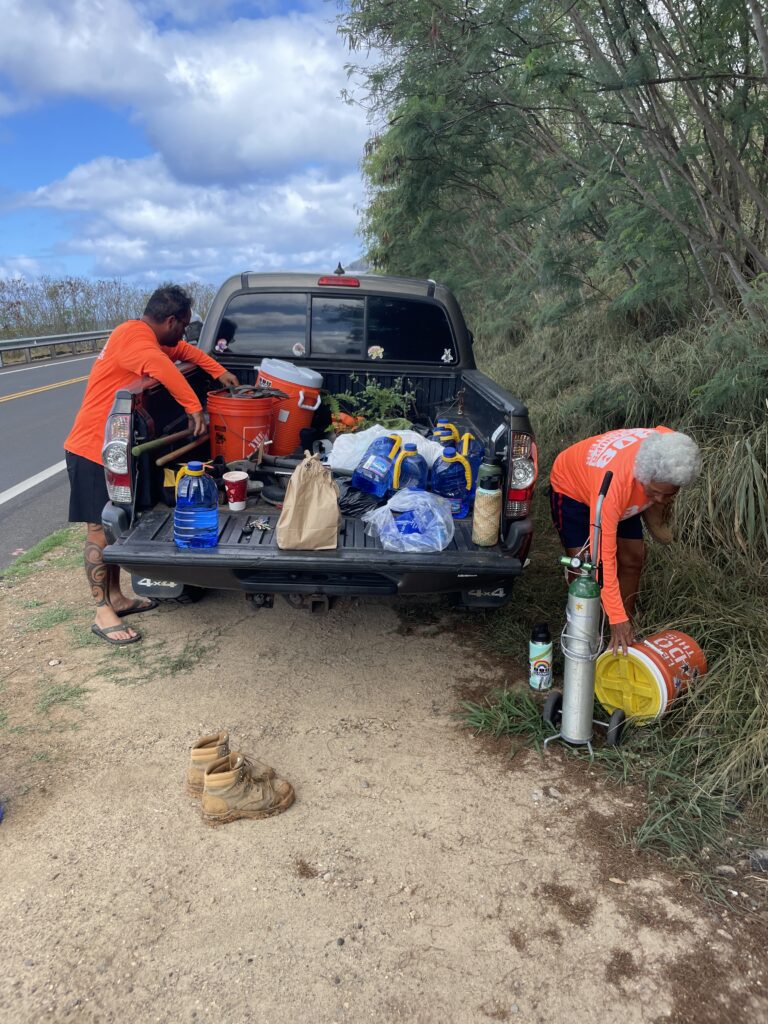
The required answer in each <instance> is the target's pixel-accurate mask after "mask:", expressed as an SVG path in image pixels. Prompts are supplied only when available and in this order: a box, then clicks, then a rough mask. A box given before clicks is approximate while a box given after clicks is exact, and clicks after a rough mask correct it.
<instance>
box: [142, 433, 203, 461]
mask: <svg viewBox="0 0 768 1024" xmlns="http://www.w3.org/2000/svg"><path fill="white" fill-rule="evenodd" d="M191 433H192V431H191V430H190V429H189V427H187V429H186V430H177V431H176V433H175V434H166V435H165V436H164V437H156V438H155V439H154V441H144V442H143V443H142V444H136V445H134V446H133V448H131V455H133V457H134V458H136V457H137V456H138V455H143V454H144V452H151V451H152V449H153V448H163V447H164V446H165V445H167V444H172V443H173V442H174V441H180V440H181V439H182V437H189V436H190V434H191Z"/></svg>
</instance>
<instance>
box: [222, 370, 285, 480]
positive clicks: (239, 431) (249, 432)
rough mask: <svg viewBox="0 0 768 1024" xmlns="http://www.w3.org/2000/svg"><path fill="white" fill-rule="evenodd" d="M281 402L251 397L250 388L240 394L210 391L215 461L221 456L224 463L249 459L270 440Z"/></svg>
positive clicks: (274, 399) (261, 397)
mask: <svg viewBox="0 0 768 1024" xmlns="http://www.w3.org/2000/svg"><path fill="white" fill-rule="evenodd" d="M278 402H279V399H276V398H272V397H270V396H269V395H267V396H266V397H263V396H256V395H249V394H248V393H247V388H243V389H242V391H241V393H239V394H238V393H234V394H233V393H232V392H231V391H229V390H228V389H226V388H224V389H222V390H221V391H211V392H210V393H209V395H208V401H207V403H206V406H207V409H208V417H209V421H210V422H209V435H210V438H211V455H212V456H213V458H216V456H217V455H221V456H222V458H223V459H224V461H225V462H234V461H236V460H237V459H247V458H248V457H249V456H250V455H253V453H254V452H255V451H256V450H257V449H258V447H259V445H260V444H261V443H262V441H270V440H271V439H272V422H273V419H274V410H275V406H276V405H277V404H278ZM266 451H267V453H269V452H270V451H271V448H267V449H266Z"/></svg>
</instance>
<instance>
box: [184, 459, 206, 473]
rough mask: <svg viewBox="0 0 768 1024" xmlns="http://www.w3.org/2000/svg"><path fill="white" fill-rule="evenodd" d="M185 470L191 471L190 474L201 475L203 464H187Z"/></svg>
mask: <svg viewBox="0 0 768 1024" xmlns="http://www.w3.org/2000/svg"><path fill="white" fill-rule="evenodd" d="M187 469H189V470H191V472H193V473H201V472H202V469H203V464H202V462H188V463H187Z"/></svg>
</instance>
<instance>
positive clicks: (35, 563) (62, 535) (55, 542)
mask: <svg viewBox="0 0 768 1024" xmlns="http://www.w3.org/2000/svg"><path fill="white" fill-rule="evenodd" d="M74 541H75V528H74V527H71V526H66V527H64V529H62V530H56V532H55V533H52V534H50V535H49V536H48V537H44V538H43V539H42V540H41V541H38V543H37V544H35V546H34V547H32V548H30V549H29V551H25V552H24V554H23V555H19V557H18V558H17V559H15V560H14V561H13V562H11V564H10V565H9V566H8V568H7V569H6V570H5V572H4V573H3V579H4V580H6V581H7V582H9V583H17V582H19V580H23V579H26V577H27V576H31V575H32V573H34V572H38V571H39V570H40V569H42V568H44V565H45V563H44V562H43V559H44V558H45V556H46V555H49V554H50V553H51V552H52V551H56V550H57V549H63V551H62V553H64V551H66V554H68V555H71V554H72V552H73V544H74ZM41 562H43V564H40V563H41Z"/></svg>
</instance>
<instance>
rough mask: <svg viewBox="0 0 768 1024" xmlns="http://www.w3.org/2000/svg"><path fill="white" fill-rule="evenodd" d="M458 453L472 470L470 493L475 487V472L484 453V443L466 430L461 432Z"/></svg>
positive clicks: (473, 491)
mask: <svg viewBox="0 0 768 1024" xmlns="http://www.w3.org/2000/svg"><path fill="white" fill-rule="evenodd" d="M458 451H459V454H461V455H463V456H464V458H465V459H466V460H467V462H468V463H469V468H470V469H471V470H472V491H471V493H472V495H473V496H474V493H475V490H476V489H477V473H478V470H479V469H480V464H481V462H482V461H483V456H484V455H485V445H484V444H483V443H482V441H478V440H477V438H476V437H475V435H474V434H470V433H469V432H467V433H466V434H462V436H461V440H460V442H459V447H458Z"/></svg>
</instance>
